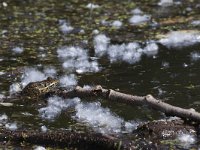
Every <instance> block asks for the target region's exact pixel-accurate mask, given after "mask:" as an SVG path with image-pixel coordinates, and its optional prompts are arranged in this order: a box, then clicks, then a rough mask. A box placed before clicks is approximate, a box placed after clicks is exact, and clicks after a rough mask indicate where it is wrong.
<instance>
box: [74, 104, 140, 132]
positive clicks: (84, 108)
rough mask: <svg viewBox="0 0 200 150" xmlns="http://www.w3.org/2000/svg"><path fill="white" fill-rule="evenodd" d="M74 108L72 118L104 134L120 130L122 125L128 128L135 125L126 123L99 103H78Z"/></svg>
mask: <svg viewBox="0 0 200 150" xmlns="http://www.w3.org/2000/svg"><path fill="white" fill-rule="evenodd" d="M75 109H76V115H75V116H74V118H75V119H76V120H77V121H80V122H84V123H86V124H88V125H89V126H91V127H92V128H93V129H94V130H96V131H98V132H101V133H104V134H108V133H119V132H122V128H123V127H125V128H126V127H128V129H129V130H131V129H132V130H133V128H134V129H135V128H136V126H130V124H129V125H128V124H126V123H125V121H124V120H123V119H121V118H119V117H118V116H116V115H114V114H112V113H111V112H110V110H109V109H106V108H102V107H101V105H100V103H86V104H84V103H79V104H77V105H76V106H75ZM124 124H126V126H124ZM130 127H131V129H130ZM125 130H126V129H125ZM132 130H131V131H132Z"/></svg>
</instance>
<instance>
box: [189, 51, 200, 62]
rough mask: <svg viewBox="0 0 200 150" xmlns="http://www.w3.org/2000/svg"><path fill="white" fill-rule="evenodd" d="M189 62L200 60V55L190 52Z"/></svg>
mask: <svg viewBox="0 0 200 150" xmlns="http://www.w3.org/2000/svg"><path fill="white" fill-rule="evenodd" d="M190 57H191V60H193V61H197V60H199V59H200V53H199V52H192V53H191V54H190Z"/></svg>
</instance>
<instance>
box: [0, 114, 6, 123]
mask: <svg viewBox="0 0 200 150" xmlns="http://www.w3.org/2000/svg"><path fill="white" fill-rule="evenodd" d="M7 120H8V116H7V115H6V114H3V115H0V123H3V122H6V121H7Z"/></svg>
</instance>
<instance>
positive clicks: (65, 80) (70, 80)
mask: <svg viewBox="0 0 200 150" xmlns="http://www.w3.org/2000/svg"><path fill="white" fill-rule="evenodd" d="M60 85H61V86H62V87H68V86H75V85H77V80H76V76H75V75H74V74H70V75H64V76H62V77H60Z"/></svg>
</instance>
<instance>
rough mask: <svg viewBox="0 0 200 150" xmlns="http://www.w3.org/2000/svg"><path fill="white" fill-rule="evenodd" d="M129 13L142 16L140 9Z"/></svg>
mask: <svg viewBox="0 0 200 150" xmlns="http://www.w3.org/2000/svg"><path fill="white" fill-rule="evenodd" d="M131 13H133V14H135V15H141V14H143V11H142V10H141V9H140V8H135V9H133V10H132V11H131Z"/></svg>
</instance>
